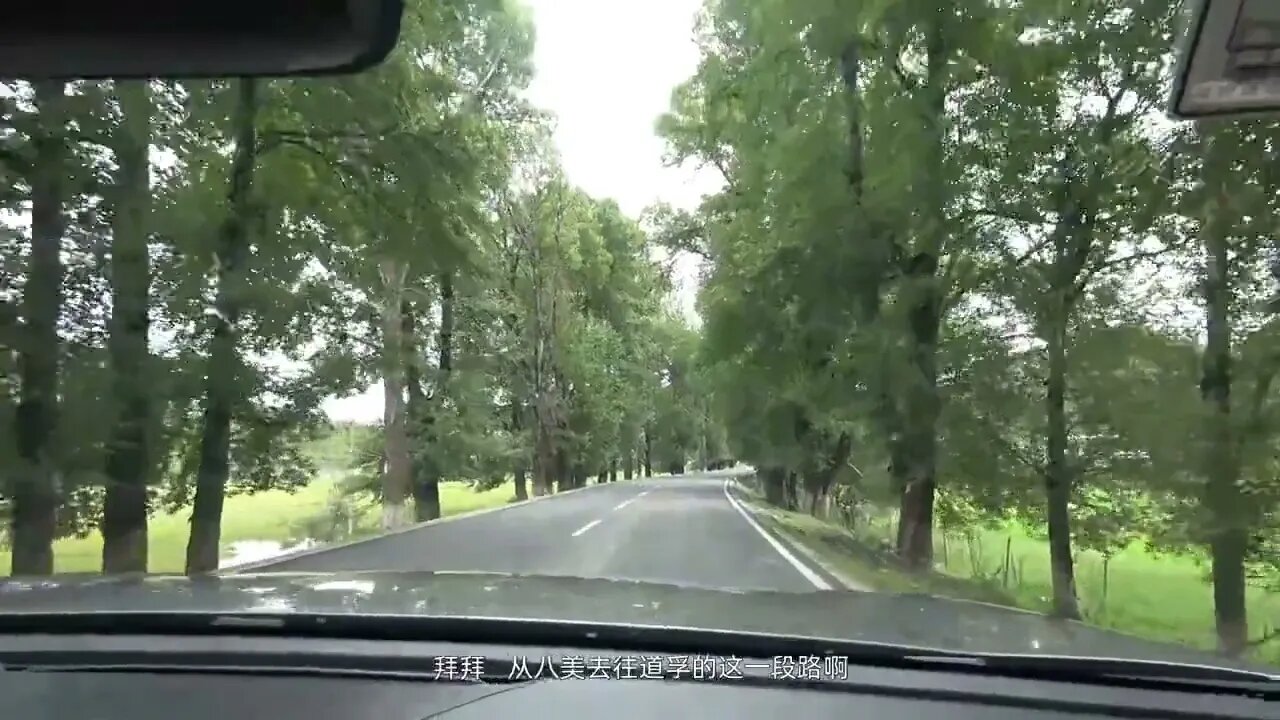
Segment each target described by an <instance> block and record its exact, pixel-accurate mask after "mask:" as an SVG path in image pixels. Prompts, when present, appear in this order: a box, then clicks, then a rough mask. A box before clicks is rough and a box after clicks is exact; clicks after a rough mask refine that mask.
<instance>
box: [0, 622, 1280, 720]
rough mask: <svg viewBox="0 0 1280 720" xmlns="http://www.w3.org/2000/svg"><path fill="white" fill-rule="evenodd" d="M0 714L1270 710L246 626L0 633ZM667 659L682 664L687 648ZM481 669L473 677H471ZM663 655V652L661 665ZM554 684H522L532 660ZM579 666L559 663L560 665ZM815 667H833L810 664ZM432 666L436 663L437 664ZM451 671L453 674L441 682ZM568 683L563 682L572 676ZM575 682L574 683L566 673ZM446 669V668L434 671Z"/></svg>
mask: <svg viewBox="0 0 1280 720" xmlns="http://www.w3.org/2000/svg"><path fill="white" fill-rule="evenodd" d="M0 658H4V660H3V663H4V670H3V671H0V698H3V704H4V708H5V710H4V716H5V717H14V718H24V720H45V719H48V720H53V719H54V718H57V719H59V720H62V719H65V718H86V719H92V720H152V719H153V718H154V719H155V720H171V719H172V718H175V717H182V718H187V719H189V720H228V718H233V719H234V720H255V719H257V718H264V719H265V718H270V719H271V720H290V719H291V718H299V719H302V718H306V719H308V720H311V719H313V718H321V717H322V718H377V719H378V720H423V719H424V718H451V719H455V720H463V719H466V718H494V717H528V718H540V717H548V718H550V717H556V718H573V717H585V718H596V717H605V716H607V717H610V718H611V719H612V720H622V719H624V718H651V717H690V716H696V717H733V718H757V717H758V718H776V717H797V718H800V717H803V718H842V719H845V720H853V719H857V718H867V719H868V720H870V719H873V718H874V719H875V720H880V719H882V718H895V719H898V718H903V719H905V718H948V719H949V720H950V719H967V718H993V719H998V720H1003V719H1005V718H1008V719H1009V720H1013V719H1014V718H1035V719H1040V718H1043V719H1044V720H1057V719H1059V718H1061V719H1063V720H1065V719H1067V718H1073V719H1079V720H1084V719H1087V718H1116V717H1135V718H1250V719H1252V718H1277V719H1280V703H1277V702H1275V701H1274V700H1270V701H1269V700H1268V699H1265V698H1263V697H1259V696H1256V695H1255V696H1249V695H1247V694H1235V693H1232V694H1227V693H1222V694H1216V693H1205V692H1203V691H1197V692H1188V691H1181V690H1177V689H1169V688H1166V689H1151V688H1132V687H1118V686H1114V685H1105V686H1095V685H1082V684H1071V683H1065V682H1050V681H1043V680H1028V679H1022V678H1010V677H993V676H988V675H977V674H973V673H968V672H963V671H962V670H958V671H957V672H954V673H952V672H947V671H936V670H930V671H919V670H903V669H892V668H881V667H856V666H849V667H848V668H847V669H846V668H839V669H840V670H846V672H841V673H840V676H839V677H828V678H816V679H815V678H814V677H813V676H812V675H808V676H802V675H798V674H797V675H796V676H795V678H794V679H791V680H778V679H775V678H776V677H777V675H778V662H777V660H776V659H773V658H743V659H741V665H740V666H739V667H740V668H741V669H740V670H739V671H737V672H736V673H729V672H725V670H726V669H728V668H730V667H731V666H732V663H733V660H734V659H732V658H702V660H704V661H705V660H708V659H710V660H711V661H714V662H713V665H714V666H715V668H718V670H719V671H718V672H713V673H711V674H709V675H708V674H704V675H703V676H702V677H701V678H695V677H694V675H693V673H692V671H690V672H689V673H687V674H685V675H683V676H682V677H681V679H674V678H666V679H645V677H644V675H643V674H642V673H641V674H637V675H634V676H629V677H633V678H634V679H616V678H609V679H601V678H593V677H592V675H593V672H592V670H591V668H592V667H601V668H603V667H610V668H614V669H617V668H619V667H631V666H635V665H637V664H639V666H640V667H641V668H642V666H643V663H645V662H649V661H652V660H654V658H652V657H648V658H641V657H637V656H635V655H634V654H630V653H627V652H623V651H603V650H599V649H592V650H590V651H586V650H581V649H575V648H565V647H537V648H531V647H528V646H510V647H506V646H502V645H470V644H458V643H439V642H417V641H412V642H410V641H396V640H347V639H338V640H334V639H323V640H316V639H310V638H293V637H273V636H267V637H264V636H257V635H237V634H227V635H217V636H208V635H199V636H181V635H63V634H57V635H43V634H26V633H23V634H12V635H0ZM667 659H668V660H669V661H672V660H678V662H677V664H679V665H686V664H691V663H690V661H689V660H688V659H673V658H667ZM482 662H483V663H484V664H485V670H484V677H485V679H484V680H475V679H472V678H468V677H466V673H467V672H468V670H475V671H478V668H479V665H480V663H482ZM669 664H670V663H669ZM542 665H547V668H552V667H556V668H559V671H558V672H557V675H559V676H561V677H562V678H564V679H551V677H550V674H549V673H545V672H544V674H543V676H542V677H541V678H540V679H532V680H530V679H528V677H527V675H526V674H525V672H523V671H521V670H519V668H521V667H526V668H528V673H530V674H532V673H535V672H537V670H538V668H539V666H542ZM575 667H576V668H577V669H578V672H565V669H566V668H575ZM817 669H818V671H819V674H820V673H821V671H823V670H827V671H831V670H836V669H837V668H833V667H830V666H828V667H826V668H823V667H821V666H817ZM442 672H443V673H444V674H443V675H442ZM451 677H452V678H454V679H453V680H449V679H448V678H451ZM570 677H571V678H573V679H568V678H570ZM579 677H580V678H581V679H577V678H579ZM441 678H444V679H443V680H442V679H441Z"/></svg>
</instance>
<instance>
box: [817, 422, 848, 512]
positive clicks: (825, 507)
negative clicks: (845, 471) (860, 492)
mask: <svg viewBox="0 0 1280 720" xmlns="http://www.w3.org/2000/svg"><path fill="white" fill-rule="evenodd" d="M851 452H853V438H852V437H851V436H850V435H849V433H847V432H846V433H840V436H839V437H838V438H837V439H836V443H835V447H834V448H833V449H832V450H831V455H830V457H828V458H826V461H825V462H824V463H823V464H822V466H821V467H819V468H817V469H816V472H815V473H814V474H813V475H812V476H810V477H806V478H805V480H806V485H808V488H807V489H808V500H809V507H808V508H806V509H807V510H808V511H809V514H810V515H813V516H814V517H817V518H822V519H826V518H827V517H828V516H829V515H830V513H831V494H832V490H833V489H834V488H835V483H836V479H837V478H838V477H839V476H840V468H842V467H844V465H845V463H846V462H848V461H849V454H850V453H851Z"/></svg>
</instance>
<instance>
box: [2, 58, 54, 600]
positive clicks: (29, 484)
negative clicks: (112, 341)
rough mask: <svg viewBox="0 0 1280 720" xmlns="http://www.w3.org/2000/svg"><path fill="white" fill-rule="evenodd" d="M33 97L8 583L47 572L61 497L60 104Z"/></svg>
mask: <svg viewBox="0 0 1280 720" xmlns="http://www.w3.org/2000/svg"><path fill="white" fill-rule="evenodd" d="M35 92H36V107H37V109H38V110H39V112H40V123H39V127H38V129H37V130H36V131H35V132H34V134H33V137H32V144H33V145H34V149H35V165H34V167H33V168H32V175H31V255H30V257H29V258H28V260H27V278H26V283H25V284H24V286H23V288H22V315H23V319H24V320H25V323H24V325H23V328H24V330H25V333H24V337H23V342H22V343H21V347H20V348H19V354H18V374H19V389H18V394H19V400H18V418H17V420H18V421H17V422H16V423H15V424H14V425H15V428H16V434H17V438H16V439H17V450H18V457H19V458H20V459H21V465H20V467H19V469H18V472H17V473H16V476H15V478H14V481H15V482H14V485H13V498H12V503H13V505H12V515H11V518H10V522H11V523H12V525H11V530H10V534H11V537H12V570H11V572H12V574H13V575H48V574H50V573H52V572H53V539H54V536H55V535H56V534H57V527H58V517H57V513H58V499H59V496H60V495H61V493H60V490H59V487H58V473H57V466H56V463H55V458H54V450H53V442H54V434H55V431H56V429H57V425H58V355H59V342H58V318H59V317H60V315H61V312H62V275H63V267H62V255H61V253H62V235H63V233H64V232H65V230H66V220H65V219H64V217H63V202H64V199H65V198H64V194H65V192H66V189H65V187H64V186H63V183H64V181H65V180H64V179H65V177H66V174H67V168H66V164H67V130H66V96H65V88H64V86H63V84H62V83H60V82H51V81H44V82H37V83H35Z"/></svg>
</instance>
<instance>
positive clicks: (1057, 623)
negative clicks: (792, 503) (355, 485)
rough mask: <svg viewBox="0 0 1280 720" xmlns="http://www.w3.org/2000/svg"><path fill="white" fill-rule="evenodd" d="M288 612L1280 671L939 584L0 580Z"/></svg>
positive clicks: (185, 607) (38, 606)
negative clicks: (897, 588) (703, 632)
mask: <svg viewBox="0 0 1280 720" xmlns="http://www.w3.org/2000/svg"><path fill="white" fill-rule="evenodd" d="M22 612H26V613H31V612H39V613H47V612H72V613H75V612H210V613H219V612H224V613H225V612H284V613H321V614H328V613H358V614H397V615H405V614H411V615H412V614H417V615H434V616H466V617H498V618H519V619H546V620H572V621H581V622H594V623H610V624H614V623H620V624H631V625H661V626H666V627H680V626H683V627H695V628H709V629H717V630H736V631H748V632H763V633H776V634H787V635H807V636H814V637H824V638H837V639H843V640H866V641H874V642H882V643H892V644H899V645H915V646H921V647H930V648H943V649H947V650H958V651H965V652H984V653H1029V654H1045V655H1071V656H1083V657H1114V658H1135V659H1143V660H1156V661H1165V662H1181V663H1196V664H1211V665H1220V666H1228V667H1238V668H1242V669H1253V670H1261V671H1263V672H1274V668H1268V667H1266V666H1260V665H1257V664H1254V663H1249V662H1241V661H1233V660H1227V659H1225V658H1222V657H1220V656H1217V655H1214V654H1211V653H1208V652H1202V651H1197V650H1193V649H1190V648H1186V647H1182V646H1178V645H1166V644H1162V643H1156V642H1151V641H1147V640H1143V639H1140V638H1135V637H1131V636H1128V635H1123V634H1119V633H1115V632H1110V631H1107V630H1102V629H1100V628H1096V627H1091V626H1088V625H1085V624H1083V623H1078V622H1070V621H1062V620H1055V619H1051V618H1049V617H1046V616H1044V615H1041V614H1038V613H1032V612H1026V611H1021V610H1014V609H1011V608H1005V607H1000V606H996V605H989V604H986V603H979V602H971V601H965V600H953V599H946V598H940V597H935V596H930V595H919V594H891V593H879V592H858V591H846V590H841V591H824V592H811V593H789V592H767V591H735V590H723V589H709V588H702V587H689V586H681V585H667V584H658V583H649V582H636V581H629V580H606V579H588V578H576V577H551V576H530V575H504V574H494V573H459V572H355V573H260V574H233V575H221V576H204V577H194V578H188V577H185V576H170V575H146V576H141V575H139V576H117V577H102V576H60V577H53V578H39V579H10V580H6V581H3V582H0V613H22Z"/></svg>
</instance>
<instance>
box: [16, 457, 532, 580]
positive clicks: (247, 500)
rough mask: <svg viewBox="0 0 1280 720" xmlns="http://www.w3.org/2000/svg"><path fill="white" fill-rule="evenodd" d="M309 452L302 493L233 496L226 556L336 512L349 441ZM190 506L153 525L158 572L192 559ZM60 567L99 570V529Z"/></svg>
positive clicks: (372, 527)
mask: <svg viewBox="0 0 1280 720" xmlns="http://www.w3.org/2000/svg"><path fill="white" fill-rule="evenodd" d="M309 453H310V454H311V455H312V457H313V458H314V459H315V460H316V464H317V466H318V467H320V472H319V473H317V475H316V477H315V479H314V480H312V481H311V482H310V483H309V484H308V485H306V486H305V487H303V488H301V489H299V490H298V491H297V492H294V493H288V492H284V491H280V490H272V491H268V492H261V493H257V494H255V495H240V496H236V497H230V498H227V500H226V505H225V507H224V508H223V512H222V539H221V540H222V542H221V545H222V557H223V558H226V557H227V556H228V554H229V552H230V547H231V545H232V544H233V543H236V542H239V541H248V540H259V541H272V542H278V543H281V544H282V545H285V546H288V545H292V544H295V543H297V542H299V541H301V540H303V539H304V538H307V537H313V536H314V533H313V530H314V529H315V528H316V527H317V526H323V525H325V524H326V523H329V524H331V521H328V520H327V516H328V515H329V514H330V503H331V498H333V496H334V494H335V491H336V489H337V486H338V483H339V481H340V480H341V479H342V478H343V477H344V475H345V473H346V472H347V471H346V470H345V469H344V468H345V467H346V466H347V465H348V464H349V463H348V462H347V461H346V458H347V457H349V454H348V453H349V442H348V441H347V440H346V439H344V438H342V437H341V436H340V435H337V434H335V435H334V436H331V437H329V438H324V439H321V440H318V441H316V442H315V443H313V444H312V446H311V447H310V448H309ZM514 495H515V489H514V487H513V485H512V483H510V482H508V483H506V484H503V485H500V486H498V487H497V488H494V489H492V490H488V491H485V492H476V491H475V490H473V489H472V488H471V486H470V485H468V484H467V483H455V482H450V483H443V484H442V485H441V487H440V505H441V508H442V510H443V513H444V515H446V516H447V515H456V514H458V513H464V512H470V511H473V510H479V509H483V508H487V507H496V506H498V505H502V504H505V503H508V502H511V501H512V500H513V499H514ZM353 509H354V511H355V512H354V513H353V517H352V518H351V522H350V525H349V526H348V527H347V528H344V531H345V532H343V535H344V536H346V537H348V538H354V537H363V536H368V535H373V534H376V533H377V532H378V523H379V514H378V507H377V506H376V505H375V504H373V503H362V504H359V505H356V506H355V507H354V508H353ZM190 513H191V510H190V508H185V509H183V510H180V511H178V512H176V513H157V514H155V515H153V516H152V517H151V521H150V523H149V525H148V527H147V532H148V538H147V544H148V547H149V558H148V560H149V562H148V565H149V568H148V569H149V570H150V572H153V573H165V572H182V569H183V565H184V561H185V558H186V548H187V536H188V531H189V525H188V518H189V516H190ZM53 552H54V568H55V570H56V571H57V572H98V571H99V570H100V569H101V567H102V537H101V536H100V535H99V534H98V533H97V532H96V531H95V532H93V533H91V534H90V535H88V536H87V537H83V538H63V539H61V540H58V541H56V542H55V543H54V548H53ZM9 565H10V559H9V551H8V550H7V549H5V550H0V575H4V574H8V572H9Z"/></svg>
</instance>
